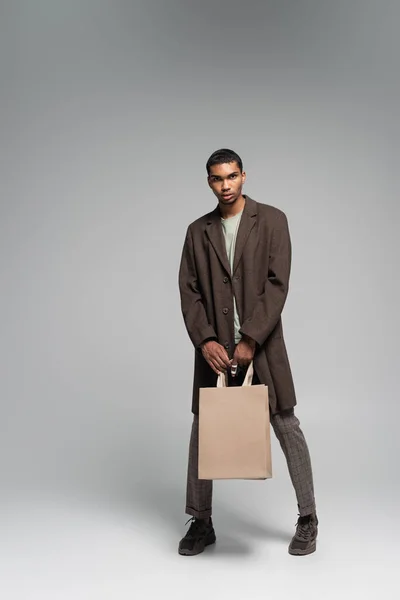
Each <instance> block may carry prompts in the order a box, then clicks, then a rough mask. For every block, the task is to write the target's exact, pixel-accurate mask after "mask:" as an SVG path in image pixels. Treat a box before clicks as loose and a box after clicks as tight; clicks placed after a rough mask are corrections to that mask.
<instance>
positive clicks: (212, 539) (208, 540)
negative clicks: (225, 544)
mask: <svg viewBox="0 0 400 600" xmlns="http://www.w3.org/2000/svg"><path fill="white" fill-rule="evenodd" d="M216 541H217V538H216V536H215V533H214V534H212V535H210V536H209V537H207V538H206V540H205V543H204V547H203V548H201V549H200V550H185V549H184V550H181V549H180V548H178V552H179V554H180V555H181V556H196V555H197V554H201V553H202V552H204V550H205V548H206V547H207V546H210V545H211V544H215V542H216Z"/></svg>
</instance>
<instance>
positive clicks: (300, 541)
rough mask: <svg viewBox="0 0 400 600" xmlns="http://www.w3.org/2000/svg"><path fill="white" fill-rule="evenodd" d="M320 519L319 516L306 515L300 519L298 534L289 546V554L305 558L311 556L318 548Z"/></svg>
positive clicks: (297, 528)
mask: <svg viewBox="0 0 400 600" xmlns="http://www.w3.org/2000/svg"><path fill="white" fill-rule="evenodd" d="M317 535H318V519H317V515H316V514H315V513H313V514H312V515H306V516H305V517H300V516H299V518H298V521H297V523H296V533H295V534H294V536H293V538H292V541H291V542H290V544H289V554H295V555H298V556H299V555H300V556H303V555H304V554H311V553H312V552H315V550H316V548H317Z"/></svg>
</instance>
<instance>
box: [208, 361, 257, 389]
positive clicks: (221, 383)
mask: <svg viewBox="0 0 400 600" xmlns="http://www.w3.org/2000/svg"><path fill="white" fill-rule="evenodd" d="M253 375H254V366H253V361H251V363H250V364H249V366H248V367H247V372H246V376H245V378H244V381H243V383H242V387H246V386H248V385H251V384H252V382H253ZM227 381H228V375H227V373H226V372H220V374H219V375H218V379H217V387H228V384H227Z"/></svg>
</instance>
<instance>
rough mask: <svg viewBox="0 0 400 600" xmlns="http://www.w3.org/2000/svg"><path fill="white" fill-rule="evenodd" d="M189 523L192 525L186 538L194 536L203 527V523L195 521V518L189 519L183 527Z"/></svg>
mask: <svg viewBox="0 0 400 600" xmlns="http://www.w3.org/2000/svg"><path fill="white" fill-rule="evenodd" d="M189 521H192V523H191V525H190V527H189V530H188V532H187V534H186V536H195V535H196V533H197V531H198V530H199V529H202V527H204V523H203V522H202V521H201V520H199V519H196V517H190V519H188V520H187V521H186V523H185V526H186V525H187V524H188V523H189Z"/></svg>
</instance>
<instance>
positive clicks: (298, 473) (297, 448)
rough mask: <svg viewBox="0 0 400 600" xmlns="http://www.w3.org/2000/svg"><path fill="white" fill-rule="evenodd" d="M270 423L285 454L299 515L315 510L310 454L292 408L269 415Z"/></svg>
mask: <svg viewBox="0 0 400 600" xmlns="http://www.w3.org/2000/svg"><path fill="white" fill-rule="evenodd" d="M271 425H272V427H273V429H274V432H275V435H276V437H277V438H278V441H279V443H280V445H281V448H282V450H283V452H284V454H285V457H286V462H287V465H288V468H289V474H290V478H291V480H292V483H293V487H294V490H295V493H296V497H297V504H298V507H299V513H300V515H301V516H305V515H309V514H310V513H312V512H314V511H315V498H314V484H313V475H312V469H311V460H310V454H309V451H308V447H307V443H306V440H305V438H304V434H303V432H302V430H301V429H300V422H299V420H298V418H297V417H296V416H295V414H294V411H293V410H289V411H284V412H281V413H277V414H276V415H274V416H271Z"/></svg>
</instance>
